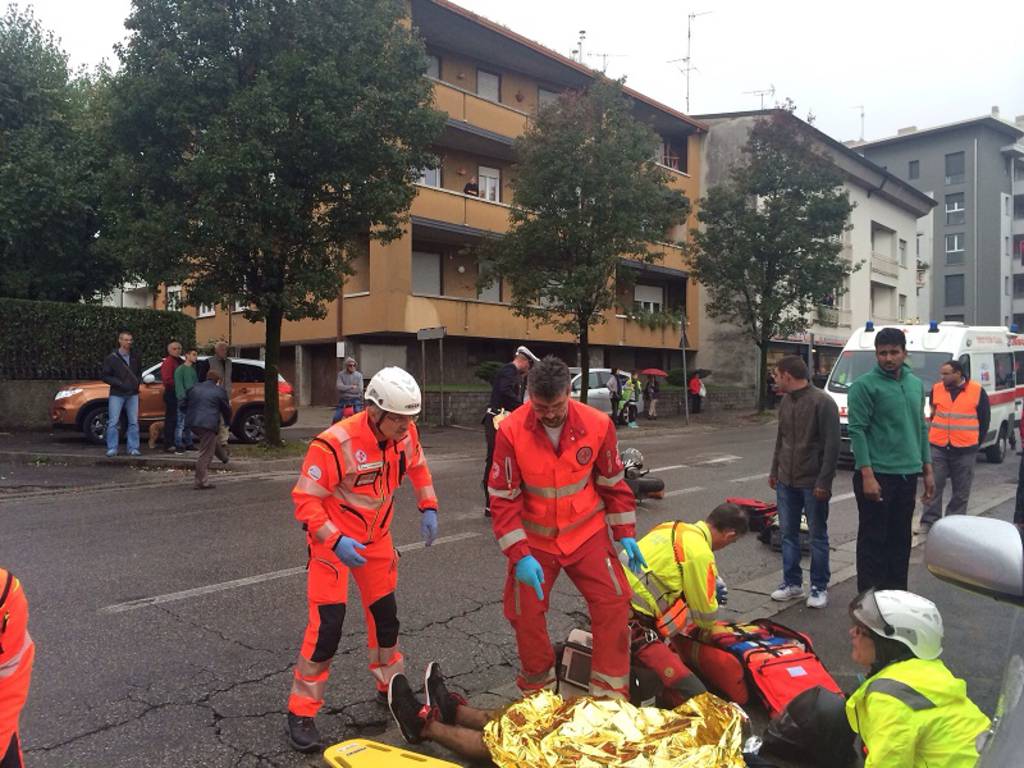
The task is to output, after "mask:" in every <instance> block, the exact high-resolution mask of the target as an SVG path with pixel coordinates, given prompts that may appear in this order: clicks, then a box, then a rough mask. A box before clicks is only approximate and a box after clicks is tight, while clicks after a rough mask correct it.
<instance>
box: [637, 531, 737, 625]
mask: <svg viewBox="0 0 1024 768" xmlns="http://www.w3.org/2000/svg"><path fill="white" fill-rule="evenodd" d="M639 544H640V551H641V552H642V553H643V555H644V559H645V560H646V561H647V568H646V569H645V570H644V573H643V575H642V576H637V575H636V574H634V573H633V572H632V571H630V570H629V569H628V568H626V569H625V571H626V578H627V579H628V580H629V585H630V587H631V588H632V589H633V598H632V606H633V610H634V611H636V612H637V613H639V614H642V615H644V616H648V617H651V618H652V619H654V620H655V622H656V623H657V624H658V625H659V630H661V631H662V634H663V635H665V636H671V635H673V634H675V633H677V632H679V631H680V630H681V629H682V628H683V625H684V624H685V621H686V618H687V615H688V617H689V618H690V619H691V620H692V621H694V622H695V623H696V624H697V626H699V627H700V628H701V629H710V628H711V627H712V626H714V623H715V618H716V615H717V612H718V597H717V593H716V591H715V579H716V578H717V576H718V570H717V568H716V566H715V554H714V552H712V550H711V531H710V530H709V529H708V526H707V523H704V522H699V523H694V524H692V525H691V524H690V523H683V522H674V523H662V524H661V525H659V526H657V527H655V528H654V529H653V530H651V532H650V533H648V534H647V535H646V536H644V537H643V538H642V539H640V542H639ZM680 601H682V602H683V603H684V604H685V607H686V609H687V611H686V613H685V614H681V611H680V606H678V605H677V603H679V602H680Z"/></svg>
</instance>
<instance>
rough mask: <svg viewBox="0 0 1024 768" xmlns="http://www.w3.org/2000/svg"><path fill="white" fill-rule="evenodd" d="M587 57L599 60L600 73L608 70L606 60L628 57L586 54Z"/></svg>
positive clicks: (625, 55) (608, 54)
mask: <svg viewBox="0 0 1024 768" xmlns="http://www.w3.org/2000/svg"><path fill="white" fill-rule="evenodd" d="M587 56H589V57H591V58H593V59H600V60H601V72H606V71H607V70H608V59H623V58H626V57H627V56H629V54H628V53H588V54H587Z"/></svg>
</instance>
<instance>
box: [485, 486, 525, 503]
mask: <svg viewBox="0 0 1024 768" xmlns="http://www.w3.org/2000/svg"><path fill="white" fill-rule="evenodd" d="M487 493H488V494H490V495H491V496H493V497H494V498H496V499H508V500H509V501H514V500H515V499H517V498H519V494H520V493H522V491H521V490H519V489H518V488H509V489H508V490H507V491H506V490H503V489H495V488H488V489H487Z"/></svg>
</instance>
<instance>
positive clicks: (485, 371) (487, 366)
mask: <svg viewBox="0 0 1024 768" xmlns="http://www.w3.org/2000/svg"><path fill="white" fill-rule="evenodd" d="M503 365H504V363H499V362H497V361H496V360H485V361H484V362H482V363H480V364H479V365H478V366H477V367H476V369H475V370H474V371H473V375H475V376H476V377H477V378H478V379H483V380H484V381H486V382H487V383H488V384H493V383H494V379H495V377H496V376H497V375H498V371H499V370H501V366H503Z"/></svg>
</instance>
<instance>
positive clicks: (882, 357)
mask: <svg viewBox="0 0 1024 768" xmlns="http://www.w3.org/2000/svg"><path fill="white" fill-rule="evenodd" d="M875 358H876V359H877V361H878V365H876V366H875V368H874V369H872V370H871V371H869V372H868V373H866V374H864V375H863V376H861V377H860V378H858V379H857V380H856V381H854V382H853V384H852V385H851V386H850V392H849V398H848V402H847V407H848V409H849V431H850V444H851V446H852V447H853V458H854V473H853V492H854V495H855V496H856V497H857V511H858V513H859V523H858V528H857V589H858V591H861V592H863V591H864V590H866V589H869V588H871V587H876V588H878V589H906V588H907V571H908V569H909V567H910V544H911V538H912V535H913V534H912V532H911V524H912V521H913V517H914V506H915V495H916V494H917V479H918V476H919V475H923V477H924V495H923V496H922V497H921V498H922V501H928V500H929V499H931V497H932V495H933V494H934V493H935V481H934V479H933V477H932V457H931V448H930V447H929V445H928V425H927V424H926V422H925V420H924V404H925V398H924V386H923V385H922V384H921V380H920V379H919V378H917V376H915V375H914V374H913V373H912V372H911V369H910V366H909V365H907V363H906V360H907V337H906V336H905V335H904V334H903V331H901V330H900V329H899V328H883V329H882V330H880V331H878V333H877V334H876V335H875Z"/></svg>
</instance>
